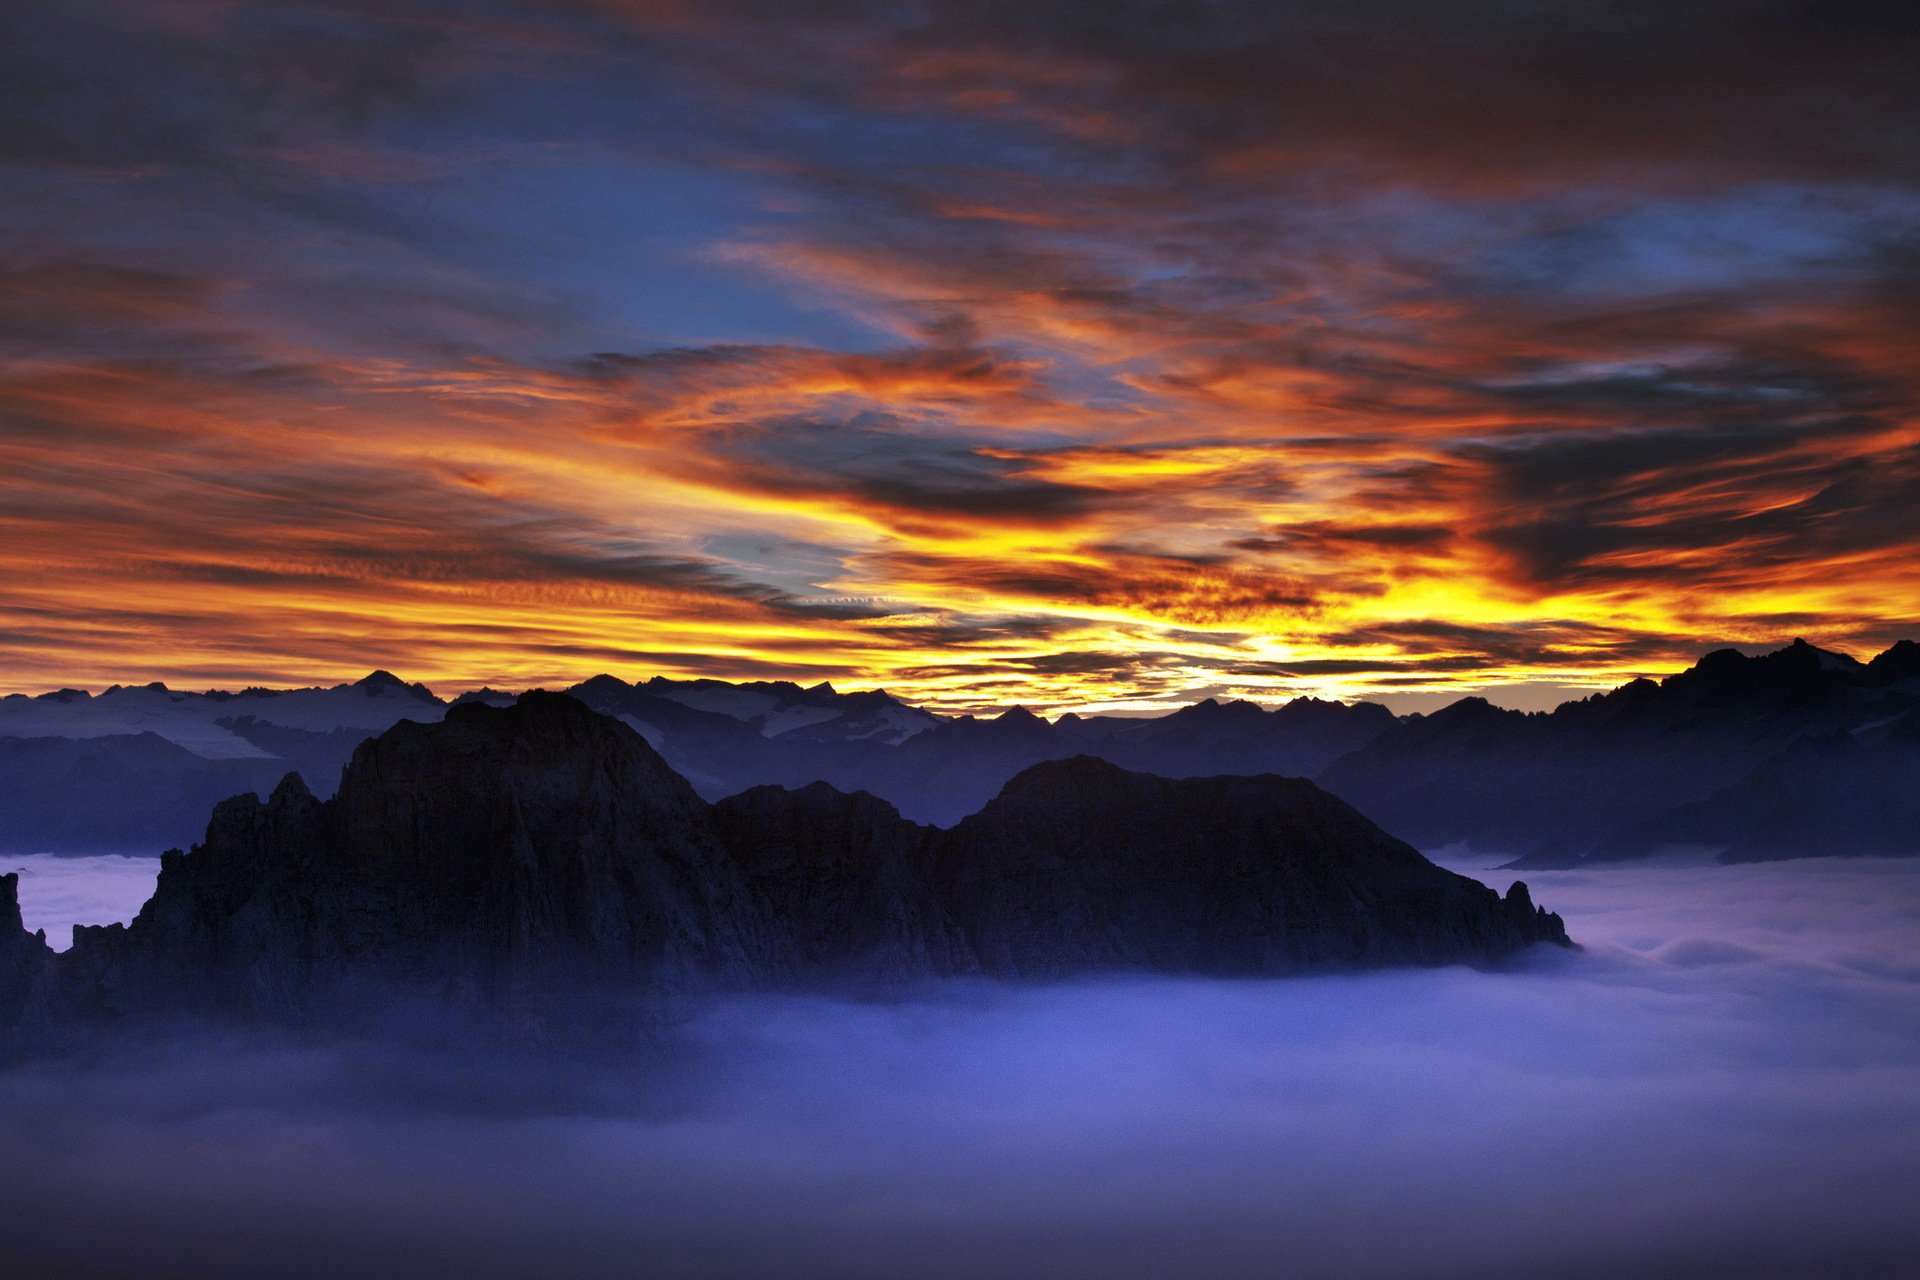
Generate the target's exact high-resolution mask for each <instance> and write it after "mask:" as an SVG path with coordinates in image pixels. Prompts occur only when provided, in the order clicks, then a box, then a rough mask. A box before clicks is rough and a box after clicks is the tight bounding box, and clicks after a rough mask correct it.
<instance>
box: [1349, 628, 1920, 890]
mask: <svg viewBox="0 0 1920 1280" xmlns="http://www.w3.org/2000/svg"><path fill="white" fill-rule="evenodd" d="M1917 653H1920V651H1917V650H1916V649H1915V648H1914V647H1913V646H1911V645H1906V646H1896V647H1895V648H1893V649H1891V650H1889V651H1888V652H1887V653H1885V654H1882V655H1881V656H1880V657H1879V658H1876V659H1875V660H1874V661H1873V662H1871V663H1864V664H1863V663H1860V662H1858V661H1856V660H1854V659H1852V658H1850V657H1847V656H1846V655H1844V654H1836V653H1829V652H1827V651H1825V650H1822V649H1818V648H1816V647H1814V646H1813V645H1810V644H1807V643H1806V642H1805V641H1795V642H1794V643H1793V644H1791V645H1789V646H1787V647H1786V648H1784V649H1780V650H1777V651H1775V652H1773V653H1768V654H1763V655H1759V656H1757V657H1746V656H1744V655H1742V654H1740V653H1739V652H1738V651H1736V650H1732V649H1723V650H1719V651H1717V652H1714V653H1710V654H1708V655H1707V656H1706V657H1704V658H1702V659H1701V660H1700V661H1699V663H1697V664H1696V665H1695V666H1693V667H1692V668H1690V669H1688V670H1686V671H1682V672H1680V673H1678V674H1676V675H1673V676H1669V677H1668V678H1667V679H1665V680H1663V681H1660V682H1658V683H1656V682H1654V681H1651V680H1636V681H1633V682H1632V683H1630V684H1626V685H1623V686H1621V687H1620V688H1618V689H1615V690H1613V691H1611V692H1609V693H1604V694H1598V695H1595V696H1594V697H1591V698H1586V699H1583V700H1581V701H1578V702H1569V703H1566V704H1563V705H1562V706H1560V707H1558V708H1556V709H1555V710H1554V711H1551V712H1545V713H1523V712H1519V711H1508V710H1503V709H1501V708H1498V707H1494V706H1491V705H1489V704H1487V703H1486V702H1484V701H1482V700H1480V699H1475V698H1469V699H1463V700H1461V701H1460V702H1457V703H1454V704H1453V705H1451V706H1449V707H1446V708H1445V709H1443V710H1441V711H1439V712H1436V713H1435V714H1433V715H1431V716H1425V717H1413V718H1410V719H1409V720H1407V721H1406V722H1404V723H1401V724H1399V725H1397V726H1395V727H1394V728H1392V729H1391V730H1389V731H1388V732H1386V733H1383V734H1381V735H1380V736H1379V737H1378V738H1376V739H1374V740H1373V741H1372V742H1371V743H1369V744H1368V745H1367V746H1365V747H1363V748H1361V749H1360V750H1358V751H1355V752H1354V753H1352V754H1351V755H1348V756H1346V757H1345V758H1343V759H1341V760H1339V761H1338V762H1336V763H1335V764H1333V765H1332V766H1331V767H1329V768H1328V769H1327V770H1325V771H1324V772H1323V773H1322V774H1321V775H1320V779H1319V780H1320V781H1321V782H1322V783H1323V784H1324V785H1326V786H1327V787H1328V788H1330V789H1331V790H1333V791H1334V792H1336V793H1337V794H1339V795H1342V796H1345V797H1346V798H1347V799H1349V800H1351V801H1353V803H1355V804H1356V805H1358V806H1360V807H1361V808H1362V809H1363V810H1365V811H1366V812H1367V813H1369V814H1371V815H1373V816H1374V817H1375V818H1376V819H1378V820H1379V821H1380V822H1382V823H1384V824H1385V825H1386V826H1388V827H1389V828H1391V829H1393V830H1396V831H1399V832H1401V833H1402V834H1404V835H1406V836H1407V837H1408V838H1410V839H1412V840H1414V841H1415V842H1416V843H1419V844H1422V845H1426V846H1434V845H1441V844H1446V843H1450V842H1453V841H1469V842H1471V843H1473V844H1475V845H1477V846H1480V847H1483V848H1488V849H1496V850H1500V849H1504V850H1510V851H1513V852H1516V853H1520V854H1522V855H1523V856H1522V858H1521V860H1520V861H1519V862H1518V863H1516V864H1515V865H1520V866H1556V865H1560V866H1564V865H1571V864H1573V863H1577V862H1582V861H1587V860H1605V859H1609V858H1620V857H1634V856H1641V855H1644V854H1646V853H1648V852H1652V851H1656V850H1658V849H1660V848H1662V847H1666V846H1680V845H1691V846H1706V847H1709V848H1711V849H1713V850H1716V851H1719V852H1721V853H1722V856H1724V857H1726V858H1728V859H1732V860H1737V859H1742V858H1747V857H1752V856H1760V855H1759V854H1758V853H1757V850H1759V849H1760V848H1762V847H1763V845H1764V847H1766V848H1768V849H1771V850H1775V852H1773V853H1769V854H1767V855H1765V856H1784V854H1785V852H1787V851H1788V850H1789V845H1788V843H1787V842H1788V841H1789V840H1798V839H1801V838H1803V837H1804V838H1805V843H1804V844H1802V845H1800V846H1799V849H1800V852H1802V853H1803V854H1815V853H1913V852H1920V827H1916V826H1914V825H1912V824H1911V823H1910V822H1908V821H1907V820H1905V819H1904V818H1903V817H1902V816H1901V815H1902V814H1903V813H1905V812H1907V811H1908V806H1909V803H1910V802H1909V800H1908V798H1907V797H1908V794H1909V793H1907V792H1906V791H1904V790H1903V785H1904V784H1903V782H1902V779H1903V778H1904V777H1905V776H1906V775H1905V773H1904V772H1903V768H1904V766H1903V765H1902V764H1901V763H1900V760H1901V758H1902V757H1901V755H1900V748H1899V746H1898V740H1897V737H1895V736H1890V735H1887V734H1879V735H1877V736H1876V734H1875V732H1874V731H1875V727H1876V726H1884V725H1887V724H1890V723H1892V722H1894V721H1896V720H1899V719H1901V718H1902V717H1905V716H1909V715H1911V714H1912V713H1913V711H1914V710H1915V709H1916V708H1920V673H1916V672H1914V671H1913V670H1912V667H1913V664H1914V662H1915V657H1916V654H1917ZM1847 742H1852V744H1853V745H1852V746H1844V744H1845V743H1847ZM1820 743H1826V744H1827V745H1826V746H1825V747H1822V746H1820V745H1818V744H1820ZM1843 747H1844V749H1843ZM1796 761H1798V762H1799V763H1797V764H1796V763H1795V762H1796ZM1814 761H1822V762H1824V763H1821V764H1820V765H1819V766H1818V767H1814V765H1813V763H1812V762H1814ZM1823 792H1824V793H1825V794H1826V796H1828V797H1831V796H1838V795H1845V796H1847V797H1848V798H1849V799H1848V804H1849V805H1850V806H1852V807H1853V808H1854V809H1857V816H1858V818H1859V820H1853V819H1849V820H1848V821H1842V822H1834V823H1832V824H1831V825H1827V826H1824V827H1823V826H1821V825H1820V824H1819V823H1817V822H1814V821H1813V819H1812V816H1811V815H1814V814H1816V813H1821V812H1828V813H1831V812H1833V811H1834V808H1835V806H1834V803H1833V802H1832V801H1831V800H1830V799H1827V798H1823V796H1822V793H1823ZM1761 796H1766V797H1768V799H1769V805H1768V810H1779V809H1780V808H1781V807H1782V806H1796V807H1797V811H1798V812H1801V813H1803V814H1805V815H1808V817H1807V819H1806V821H1804V822H1802V823H1800V824H1799V825H1795V826H1788V825H1783V826H1781V827H1780V828H1779V830H1778V831H1777V832H1776V834H1775V835H1774V836H1773V837H1770V838H1768V839H1767V840H1765V841H1761V840H1760V838H1759V836H1758V835H1757V833H1756V832H1755V831H1754V830H1753V829H1752V827H1753V817H1752V816H1753V814H1755V813H1757V812H1760V811H1761V810H1756V809H1754V808H1752V807H1751V806H1750V802H1751V801H1752V800H1754V799H1755V798H1758V797H1761ZM1713 797H1721V799H1719V800H1717V801H1714V802H1713V803H1711V804H1709V803H1706V802H1708V801H1709V800H1710V799H1711V798H1713ZM1740 797H1745V798H1746V799H1745V801H1743V800H1742V799H1740ZM1743 806H1744V807H1743ZM1790 831H1791V833H1792V834H1789V832H1790Z"/></svg>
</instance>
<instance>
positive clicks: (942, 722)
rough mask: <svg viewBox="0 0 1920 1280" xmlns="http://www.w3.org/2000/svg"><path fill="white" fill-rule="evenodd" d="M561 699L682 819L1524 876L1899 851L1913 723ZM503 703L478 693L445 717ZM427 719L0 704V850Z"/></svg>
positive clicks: (1716, 674)
mask: <svg viewBox="0 0 1920 1280" xmlns="http://www.w3.org/2000/svg"><path fill="white" fill-rule="evenodd" d="M566 692H568V693H569V694H571V695H572V696H573V697H575V698H577V699H579V700H580V701H581V702H584V703H585V704H587V705H588V706H589V707H591V708H592V709H594V710H596V711H599V712H602V713H604V714H606V715H608V716H611V717H613V718H615V719H617V720H618V721H620V722H621V723H622V724H624V725H625V726H626V727H628V728H629V729H631V730H633V731H634V732H635V733H637V734H639V735H640V736H641V737H643V738H645V739H646V740H647V742H648V743H649V744H650V745H651V746H652V747H653V748H654V749H655V750H657V751H658V752H659V753H660V755H661V756H662V757H663V758H664V759H665V761H666V762H667V764H668V765H669V766H670V767H671V768H672V769H673V770H674V771H675V772H676V773H678V774H679V775H680V776H681V777H683V778H684V779H686V781H687V782H688V783H689V784H690V785H691V786H692V787H693V789H694V791H695V792H697V793H698V794H699V796H700V797H701V798H702V799H704V800H708V801H713V800H719V799H721V798H724V797H727V796H731V795H735V794H738V793H740V792H743V791H746V790H749V789H751V788H754V787H759V786H766V785H773V786H781V787H787V788H802V787H805V786H807V785H808V784H810V783H813V782H825V783H828V784H831V785H832V786H833V787H835V788H837V789H838V790H840V791H846V792H853V791H864V792H869V793H871V794H872V795H875V796H878V797H880V798H881V799H884V800H886V801H887V802H888V803H890V804H892V805H893V806H895V807H896V808H897V809H898V810H899V811H900V813H901V815H902V817H903V818H905V819H907V820H910V821H913V822H918V823H924V824H931V825H936V826H942V827H949V826H952V825H953V824H955V823H957V822H959V821H961V820H962V819H963V818H965V817H967V816H968V815H969V814H972V813H974V812H976V811H977V810H979V809H980V808H981V806H983V805H985V804H986V803H987V802H988V801H989V800H991V799H992V798H993V797H994V796H995V795H997V794H998V793H999V792H1000V790H1001V789H1002V788H1003V787H1004V786H1005V785H1006V784H1007V782H1008V781H1009V780H1011V779H1012V778H1014V777H1015V776H1017V775H1018V774H1020V773H1021V772H1022V771H1024V770H1026V769H1029V768H1032V767H1033V766H1034V765H1037V764H1042V763H1045V762H1047V761H1053V760H1065V759H1069V758H1071V757H1074V756H1093V757H1097V758H1099V759H1102V760H1106V761H1109V762H1111V763H1113V764H1115V765H1118V766H1120V767H1122V768H1124V769H1129V770H1133V771H1134V772H1137V773H1147V774H1154V775H1158V776H1160V777H1166V778H1192V777H1208V776H1223V775H1242V776H1253V775H1260V774H1283V775H1289V776H1297V777H1307V778H1312V779H1313V780H1315V781H1317V782H1319V783H1320V784H1322V785H1323V786H1325V787H1326V788H1328V789H1329V790H1331V791H1333V792H1334V793H1335V794H1338V795H1340V796H1342V797H1343V798H1345V799H1347V800H1349V801H1351V802H1352V803H1353V804H1354V805H1355V806H1357V807H1358V808H1359V809H1360V810H1361V811H1362V812H1364V813H1366V814H1368V815H1370V816H1371V817H1373V818H1375V819H1376V820H1378V821H1380V822H1381V823H1382V824H1383V825H1385V826H1386V827H1387V828H1388V829H1389V830H1392V831H1395V832H1397V833H1399V834H1401V835H1402V836H1405V837H1406V838H1408V839H1410V840H1412V841H1414V842H1415V843H1416V844H1418V845H1420V846H1422V847H1436V846H1441V845H1446V844H1450V843H1455V842H1463V841H1464V842H1468V843H1470V844H1472V845H1474V846H1476V847H1478V848H1480V849H1482V850H1486V851H1490V852H1497V853H1505V854H1508V855H1517V857H1518V861H1516V862H1515V863H1514V864H1513V865H1516V866H1522V867H1551V866H1572V865H1577V864H1584V863H1595V864H1597V863H1601V862H1606V861H1612V860H1619V859H1623V858H1634V857H1642V856H1647V855H1650V854H1658V853H1661V852H1663V851H1666V850H1675V849H1687V850H1702V849H1704V850H1709V851H1712V852H1714V853H1715V854H1717V855H1718V856H1720V857H1722V858H1724V859H1727V860H1733V861H1737V860H1741V859H1746V858H1750V857H1760V856H1765V857H1778V856H1784V855H1785V854H1787V853H1789V852H1792V851H1793V850H1794V849H1799V850H1801V851H1802V852H1804V853H1837V854H1900V853H1914V852H1920V826H1916V825H1915V824H1914V823H1913V822H1912V820H1911V817H1910V814H1911V808H1912V806H1911V804H1910V803H1909V791H1908V781H1907V780H1908V777H1909V771H1908V765H1907V763H1905V761H1906V755H1905V753H1906V752H1907V750H1908V748H1907V747H1906V746H1905V745H1903V744H1904V743H1905V742H1906V738H1905V737H1904V736H1903V733H1904V731H1902V730H1900V729H1899V728H1898V726H1900V725H1902V724H1911V723H1914V722H1915V721H1914V720H1913V719H1911V717H1914V716H1916V715H1917V714H1920V645H1916V644H1914V643H1912V642H1910V641H1903V642H1901V643H1899V644H1896V645H1894V646H1893V647H1891V648H1890V649H1888V650H1887V651H1886V652H1884V653H1881V654H1880V655H1878V656H1876V657H1874V658H1873V659H1872V660H1871V661H1866V662H1862V661H1859V660H1857V659H1855V658H1852V657H1849V656H1847V655H1845V654H1840V653H1834V652H1831V651H1828V650H1823V649H1820V648H1818V647H1816V646H1814V645H1811V644H1808V643H1806V642H1805V641H1796V642H1794V643H1793V644H1791V645H1788V646H1785V647H1784V648H1781V649H1778V650H1776V651H1774V652H1772V653H1764V654H1758V655H1755V656H1747V655H1744V654H1742V653H1741V652H1739V651H1737V650H1733V649H1722V650H1718V651H1715V652H1712V653H1709V654H1707V655H1705V656H1704V657H1703V658H1701V659H1700V661H1699V662H1698V663H1696V664H1695V665H1694V666H1692V667H1691V668H1689V669H1687V670H1685V671H1681V672H1678V673H1676V674H1674V675H1671V676H1668V677H1667V678H1665V679H1664V680H1659V681H1655V680H1648V679H1640V680H1634V681H1631V682H1629V683H1627V684H1624V685H1622V686H1620V687H1619V688H1617V689H1613V690H1611V691H1608V692H1606V693H1601V694H1596V695H1594V696H1592V697H1589V698H1584V699H1580V700H1578V701H1573V702H1568V703H1565V704H1562V705H1561V706H1560V707H1558V708H1556V709H1555V710H1553V711H1551V712H1521V711H1513V710H1508V709H1505V708H1502V707H1497V706H1494V705H1493V704H1491V703H1489V702H1487V701H1486V700H1485V699H1482V698H1463V699H1461V700H1460V701H1458V702H1455V703H1453V704H1452V705H1450V706H1448V707H1445V708H1443V709H1441V710H1440V711H1437V712H1435V713H1433V714H1431V715H1425V716H1407V717H1396V716H1395V715H1393V714H1392V713H1391V712H1389V711H1388V710H1387V709H1386V708H1384V707H1382V706H1379V705H1377V704H1373V703H1366V702H1361V703H1353V704H1344V703H1339V702H1324V701H1317V700H1315V699H1311V698H1298V699H1295V700H1293V701H1292V702H1289V703H1287V704H1285V705H1284V706H1281V707H1277V708H1274V709H1272V710H1269V709H1266V708H1263V707H1260V706H1257V705H1255V704H1253V703H1249V702H1236V701H1222V700H1216V699H1211V698H1209V699H1207V700H1205V701H1202V702H1198V703H1195V704H1193V705H1192V706H1188V707H1183V708H1180V709H1179V710H1177V711H1174V712H1172V713H1170V714H1167V715H1161V716H1115V715H1105V716H1101V715H1090V716H1081V715H1073V714H1068V715H1063V716H1060V717H1059V718H1058V719H1056V720H1053V721H1048V720H1046V719H1044V718H1042V717H1041V716H1038V715H1035V714H1033V713H1032V712H1031V711H1029V710H1027V709H1025V708H1021V707H1014V708H1011V709H1008V710H1006V711H1003V712H1000V713H999V714H997V715H982V716H959V717H952V718H948V717H942V716H937V715H934V714H932V713H930V712H927V711H924V710H921V709H918V708H914V707H909V706H907V705H905V704H904V703H901V702H899V701H898V700H896V699H894V698H893V697H891V696H890V695H888V694H886V693H884V692H882V691H879V690H869V691H863V692H856V693H841V692H839V691H837V690H835V689H834V688H833V687H832V686H831V685H828V684H816V685H813V686H808V687H803V686H801V685H798V684H794V683H789V682H784V681H771V682H756V683H747V684H729V683H726V682H724V681H718V680H669V679H664V678H654V679H649V680H644V681H640V682H638V683H629V682H627V681H625V680H621V679H619V678H617V677H614V676H611V675H601V676H595V677H594V678H592V679H590V680H586V681H583V682H581V683H580V684H577V685H574V686H573V687H572V688H571V689H569V690H567V691H566ZM513 700H514V695H513V694H512V693H506V692H501V691H498V690H478V691H475V692H473V693H468V694H463V695H462V696H461V697H460V698H459V699H457V700H456V701H455V703H454V704H453V705H455V706H463V705H472V704H479V705H487V706H503V705H511V704H512V702H513ZM447 706H448V704H447V703H445V702H443V701H442V700H441V699H439V698H437V697H435V696H434V695H433V694H432V693H430V692H429V691H428V690H426V689H425V688H423V687H422V686H420V685H410V684H407V683H405V682H404V681H401V680H399V679H397V678H396V677H394V676H392V675H389V674H387V673H385V672H375V673H374V674H373V675H370V676H368V677H367V678H366V679H364V680H361V681H357V682H355V683H354V684H350V685H338V686H335V687H334V688H331V689H306V690H288V691H282V692H277V693H276V692H273V691H268V690H247V691H244V692H242V693H238V694H227V693H206V694H183V693H178V692H174V691H170V690H167V689H165V688H164V687H161V686H152V685H149V686H140V687H138V688H116V689H114V690H110V691H108V692H107V693H104V694H101V695H100V696H98V697H89V696H88V695H87V694H85V693H83V692H79V691H75V690H62V691H59V692H56V693H52V694H45V695H42V696H41V697H38V698H27V697H24V696H18V695H16V696H14V697H9V698H4V699H0V841H3V842H4V845H3V846H0V847H10V848H12V849H14V850H18V851H21V852H36V851H74V852H80V851H91V850H100V851H116V852H123V851H126V850H128V849H139V848H154V847H164V846H166V845H168V844H182V843H185V842H187V841H188V840H190V839H191V838H192V837H193V835H195V834H196V833H197V831H198V829H199V825H200V822H201V818H202V815H204V813H205V812H206V810H207V808H208V806H209V805H211V803H212V802H213V801H214V800H216V799H218V798H220V797H223V796H227V795H232V794H234V793H236V792H241V791H251V792H254V793H255V794H257V795H266V794H267V793H268V792H270V791H271V790H272V788H273V786H274V784H275V783H276V782H277V780H278V779H279V778H280V777H281V776H282V775H283V774H285V773H286V772H288V771H293V772H298V773H300V775H301V776H302V777H303V778H305V779H307V780H309V782H310V783H311V785H312V790H313V792H314V794H315V796H316V797H318V798H320V799H325V798H327V797H328V796H330V795H331V794H332V793H333V789H334V787H335V785H337V783H338V780H339V778H340V776H341V771H342V769H343V768H344V767H345V765H346V763H347V761H348V759H349V758H350V757H351V756H352V754H353V752H354V750H355V748H357V747H358V745H359V744H360V743H361V742H362V741H364V740H365V739H366V738H368V737H369V736H371V735H372V734H374V733H378V732H381V731H382V730H384V729H386V728H388V727H390V726H392V725H394V724H397V723H400V722H401V721H403V720H406V721H413V722H415V723H421V724H428V723H434V722H437V721H438V720H439V719H440V718H441V717H442V716H443V715H445V714H446V712H447ZM1762 799H1764V800H1765V801H1766V802H1767V803H1766V804H1764V805H1759V804H1757V803H1756V802H1757V801H1758V800H1762ZM1761 812H1768V813H1776V814H1778V815H1779V816H1780V817H1779V821H1778V822H1776V823H1774V824H1773V826H1772V827H1771V829H1770V830H1771V834H1768V833H1763V832H1760V831H1756V830H1754V829H1752V828H1753V826H1754V822H1755V819H1754V817H1753V815H1754V814H1756V813H1761ZM1763 850H1765V851H1766V852H1764V853H1763V852H1762V851H1763Z"/></svg>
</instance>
